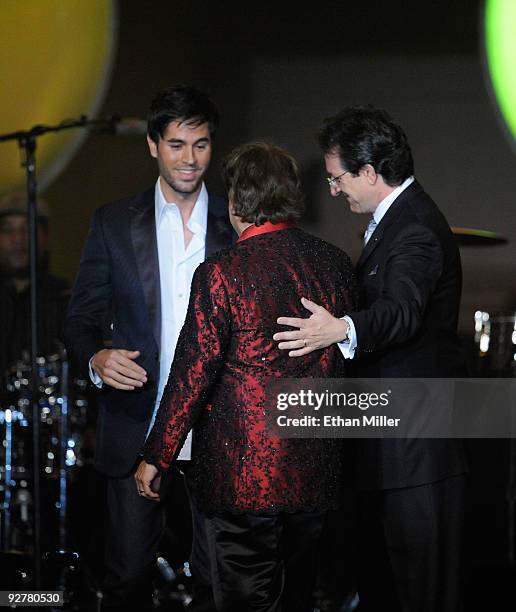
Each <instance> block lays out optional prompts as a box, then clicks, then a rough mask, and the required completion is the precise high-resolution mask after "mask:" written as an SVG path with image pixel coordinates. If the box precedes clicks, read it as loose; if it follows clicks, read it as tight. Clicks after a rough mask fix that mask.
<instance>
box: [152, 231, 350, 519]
mask: <svg viewBox="0 0 516 612" xmlns="http://www.w3.org/2000/svg"><path fill="white" fill-rule="evenodd" d="M352 294H353V278H352V267H351V262H350V260H349V258H348V257H347V256H346V255H345V253H343V252H342V251H340V250H339V249H337V248H336V247H334V246H332V245H329V244H328V243H326V242H323V241H322V240H319V239H317V238H315V237H313V236H311V235H309V234H307V233H305V232H303V231H301V230H299V229H295V228H292V229H284V230H278V231H272V232H266V233H261V234H259V235H254V236H251V237H249V238H248V239H246V240H243V241H241V242H238V243H237V244H236V245H235V246H234V247H233V248H231V249H227V250H225V251H221V252H219V253H217V254H216V255H215V256H213V257H211V258H209V259H208V260H206V261H205V262H204V263H203V264H201V265H200V266H199V268H198V269H197V271H196V273H195V275H194V279H193V283H192V291H191V296H190V305H189V308H188V314H187V317H186V321H185V325H184V327H183V329H182V331H181V335H180V338H179V342H178V345H177V348H176V353H175V359H174V363H173V364H172V368H171V374H170V378H169V381H168V384H167V387H166V389H165V392H164V395H163V400H162V402H161V406H160V409H159V411H158V415H157V418H156V423H155V426H154V428H153V430H152V432H151V434H150V436H149V438H148V440H147V443H146V445H145V448H144V458H145V460H146V461H147V462H149V463H152V464H154V465H156V466H158V467H159V468H160V469H163V470H165V469H167V468H168V467H169V465H170V464H171V462H172V461H173V460H174V458H175V457H176V456H177V453H178V451H179V449H180V447H181V445H182V443H183V442H184V440H185V438H186V435H187V433H188V431H189V430H190V429H191V428H192V427H194V443H193V457H192V466H191V470H190V471H189V485H190V487H191V489H192V493H193V495H194V496H195V499H196V503H197V504H198V505H199V507H200V508H201V509H202V510H204V511H205V512H210V511H236V512H239V511H242V512H268V513H270V512H273V513H274V512H279V511H299V510H305V511H309V510H324V509H326V508H328V507H333V506H336V505H337V504H338V498H339V491H340V488H341V486H342V470H343V467H344V466H343V464H344V463H345V461H344V460H343V451H344V450H345V446H346V445H347V444H348V441H342V440H323V439H310V440H306V439H278V438H274V437H271V436H270V435H269V434H268V433H267V432H266V430H265V414H266V411H268V410H272V409H273V408H274V407H273V406H270V405H267V403H266V401H265V386H266V383H267V381H269V380H271V379H274V378H282V377H289V378H310V377H321V378H322V377H339V376H343V375H344V370H343V367H344V360H343V358H342V356H341V355H340V352H339V350H338V348H337V347H335V346H331V347H329V348H327V349H325V350H323V351H314V352H313V353H310V354H309V355H306V356H304V357H300V358H289V356H288V351H280V350H279V349H278V348H277V343H276V342H274V341H273V339H272V336H273V334H274V333H275V332H276V331H280V330H281V329H284V328H281V327H280V326H279V325H277V324H276V319H277V317H279V316H302V317H306V316H307V315H308V314H309V313H308V312H307V311H306V310H305V309H304V308H303V306H302V305H301V302H300V298H301V297H303V296H304V297H307V298H309V299H311V300H313V301H315V302H317V303H318V304H321V305H322V306H324V307H325V308H328V309H329V310H330V311H331V312H332V313H333V314H335V315H338V316H342V315H344V314H345V313H346V312H347V311H349V310H351V309H352V308H353V300H352Z"/></svg>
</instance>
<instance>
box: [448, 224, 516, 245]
mask: <svg viewBox="0 0 516 612" xmlns="http://www.w3.org/2000/svg"><path fill="white" fill-rule="evenodd" d="M451 231H452V233H453V235H454V236H455V238H456V239H457V242H458V244H459V246H461V247H466V246H481V247H484V246H499V245H502V244H507V243H508V240H507V238H504V237H503V236H500V234H496V233H495V232H490V231H489V230H481V229H473V228H470V227H452V228H451Z"/></svg>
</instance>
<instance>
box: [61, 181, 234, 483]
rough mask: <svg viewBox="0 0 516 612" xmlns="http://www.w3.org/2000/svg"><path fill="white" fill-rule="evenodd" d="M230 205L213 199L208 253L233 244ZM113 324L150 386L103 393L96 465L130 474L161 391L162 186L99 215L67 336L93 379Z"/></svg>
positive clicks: (118, 342) (116, 339) (116, 338)
mask: <svg viewBox="0 0 516 612" xmlns="http://www.w3.org/2000/svg"><path fill="white" fill-rule="evenodd" d="M233 239H234V234H233V231H232V229H231V226H230V224H229V220H228V218H227V206H226V203H225V202H224V201H223V200H221V199H219V198H215V197H212V196H210V198H209V203H208V227H207V234H206V255H207V256H208V255H210V254H212V253H214V252H216V251H218V250H219V249H221V248H223V247H226V246H227V245H229V244H231V242H232V241H233ZM106 324H107V326H110V324H111V326H112V338H113V348H125V349H130V350H138V351H140V353H141V355H140V357H139V358H138V359H137V363H138V364H139V365H141V366H142V367H143V368H144V369H145V370H146V371H147V377H148V382H147V383H146V384H145V385H144V386H143V387H142V388H140V389H135V390H134V391H119V390H117V389H114V388H112V387H109V386H108V385H104V386H103V388H102V389H101V391H100V395H99V404H100V411H99V416H98V423H97V446H96V466H97V468H98V469H99V470H100V471H101V472H104V473H105V474H107V475H109V476H123V475H126V474H128V473H129V472H130V470H131V469H132V467H133V466H134V464H135V462H136V460H137V458H138V454H139V452H140V451H141V448H142V445H143V442H144V439H145V435H146V433H147V429H148V426H149V422H150V418H151V415H152V410H153V406H154V402H155V398H156V393H157V384H158V377H159V354H160V338H161V299H160V278H159V264H158V250H157V240H156V223H155V212H154V188H151V189H149V190H148V191H146V192H144V193H140V194H138V195H136V196H134V197H132V198H128V199H123V200H119V201H117V202H113V203H111V204H107V205H105V206H103V207H102V208H99V209H98V210H96V211H95V213H94V215H93V220H92V224H91V229H90V233H89V235H88V238H87V241H86V245H85V248H84V252H83V255H82V259H81V264H80V269H79V274H78V276H77V279H76V282H75V286H74V289H73V293H72V298H71V302H70V307H69V310H68V315H67V318H66V321H65V327H64V335H65V342H66V346H67V349H68V351H69V353H70V355H71V356H72V358H74V359H75V360H76V361H77V362H78V364H79V366H80V368H81V370H82V372H83V373H84V374H85V375H87V373H88V363H89V360H90V358H91V357H92V356H93V354H94V353H96V352H97V351H99V350H100V349H102V348H104V344H103V331H104V328H105V327H106Z"/></svg>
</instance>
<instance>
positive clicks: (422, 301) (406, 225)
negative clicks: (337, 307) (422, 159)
mask: <svg viewBox="0 0 516 612" xmlns="http://www.w3.org/2000/svg"><path fill="white" fill-rule="evenodd" d="M320 144H321V148H322V151H323V153H324V159H325V163H326V170H327V172H328V174H329V177H328V182H329V185H330V190H331V194H332V195H333V196H338V195H339V194H342V195H344V196H345V198H346V199H347V201H348V203H349V205H350V208H351V210H352V211H353V212H357V213H365V214H369V215H372V217H371V218H370V222H369V225H368V229H367V231H366V234H365V242H366V244H365V247H364V250H363V252H362V255H361V256H360V259H359V261H358V263H357V269H356V273H357V279H358V283H359V304H358V309H355V310H353V311H350V312H347V313H344V312H342V313H339V315H338V316H339V317H342V318H337V317H334V316H332V315H331V314H330V313H328V312H327V311H326V310H325V309H324V308H322V307H320V306H318V305H317V304H314V303H313V302H308V301H304V305H305V306H306V307H307V308H308V310H310V311H311V312H312V316H311V317H310V318H309V319H306V320H304V319H293V318H291V317H282V318H280V319H279V320H278V322H279V323H282V324H286V325H291V326H294V327H296V328H298V329H296V330H295V331H288V332H281V333H279V334H276V335H275V336H274V338H275V339H276V340H280V341H281V342H280V344H279V347H280V348H281V349H287V350H289V351H290V353H289V354H290V355H291V356H298V357H299V356H303V357H304V356H306V355H307V354H309V353H310V352H311V351H313V350H315V349H321V348H323V347H326V346H328V345H331V344H332V343H338V345H339V346H340V348H341V351H342V353H343V355H344V357H346V358H348V359H350V360H351V361H350V363H351V364H352V365H353V366H354V367H355V373H356V376H358V377H362V378H365V377H367V378H418V377H420V378H439V377H441V378H443V377H452V376H462V375H464V361H463V359H462V354H461V350H460V346H459V340H458V338H457V335H456V327H457V319H458V310H459V300H460V293H461V265H460V257H459V252H458V249H457V245H456V243H455V240H454V238H453V235H452V233H451V231H450V228H449V226H448V223H447V222H446V219H445V218H444V216H443V215H442V213H441V212H440V210H439V209H438V208H437V206H436V205H435V203H434V202H433V201H432V199H431V198H430V196H428V195H427V194H426V193H425V192H424V191H423V188H422V187H421V185H420V184H419V183H418V182H417V181H416V180H415V179H414V177H413V161H412V153H411V150H410V147H409V144H408V142H407V138H406V136H405V133H404V132H403V130H402V129H401V127H400V126H399V125H397V124H396V123H394V121H393V120H392V119H391V118H390V117H389V115H388V114H387V113H386V112H384V111H382V110H379V109H373V108H363V107H352V108H348V109H346V110H344V111H342V112H341V113H339V114H338V115H337V116H335V117H332V118H330V119H327V120H326V121H325V123H324V127H323V129H322V131H321V134H320ZM356 459H357V460H356V487H357V489H358V490H359V494H358V502H359V516H360V520H361V523H362V527H363V529H362V542H361V544H362V553H363V558H364V559H363V560H364V562H365V563H364V566H363V571H362V572H361V576H360V581H359V595H360V600H361V610H387V609H388V610H403V611H404V612H409V611H410V612H426V611H428V612H430V611H432V612H438V611H439V612H445V611H450V612H452V611H456V610H457V609H458V607H459V603H458V583H459V553H460V534H461V513H462V506H463V480H464V477H463V474H464V472H465V466H464V461H463V457H462V453H461V449H460V447H459V445H458V444H457V442H456V441H454V440H446V439H443V440H440V439H439V440H423V439H419V440H418V439H412V440H401V439H400V440H396V439H391V440H389V439H383V440H363V441H360V442H359V443H357V458H356Z"/></svg>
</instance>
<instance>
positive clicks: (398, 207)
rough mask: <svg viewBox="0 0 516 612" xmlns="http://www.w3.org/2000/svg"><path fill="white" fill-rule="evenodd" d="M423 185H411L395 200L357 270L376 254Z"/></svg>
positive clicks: (362, 256)
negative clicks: (404, 208) (387, 230)
mask: <svg viewBox="0 0 516 612" xmlns="http://www.w3.org/2000/svg"><path fill="white" fill-rule="evenodd" d="M421 189H422V187H421V185H420V184H419V183H418V182H417V181H414V182H413V183H412V184H411V185H409V186H408V187H407V188H406V189H405V190H404V191H402V192H401V193H400V195H399V196H398V197H397V198H396V199H395V200H394V202H393V203H392V204H391V206H390V208H389V210H388V211H387V212H386V213H385V215H384V216H383V218H382V220H381V221H380V223H379V224H378V226H377V228H376V229H375V231H374V233H373V235H372V236H371V238H370V239H369V241H368V243H367V244H366V245H365V247H364V249H363V250H362V253H361V254H360V257H359V259H358V261H357V264H356V269H357V270H359V269H360V268H361V267H362V266H363V265H364V264H365V262H366V261H367V260H368V259H369V257H371V255H372V254H373V253H374V251H375V249H376V248H377V246H378V245H379V244H380V243H381V242H382V239H383V235H384V233H385V230H386V229H387V228H388V227H389V226H390V225H392V224H393V223H395V222H396V219H397V218H398V217H399V215H400V213H401V211H402V207H403V205H404V203H405V202H406V201H407V200H408V199H410V198H411V197H412V196H413V195H414V194H415V193H416V192H417V191H419V190H421Z"/></svg>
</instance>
